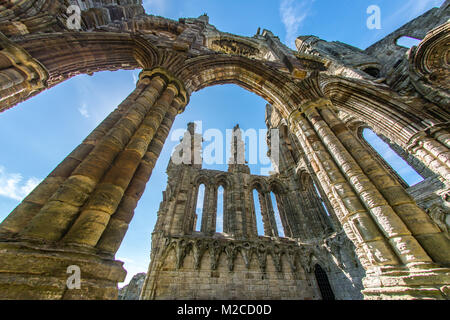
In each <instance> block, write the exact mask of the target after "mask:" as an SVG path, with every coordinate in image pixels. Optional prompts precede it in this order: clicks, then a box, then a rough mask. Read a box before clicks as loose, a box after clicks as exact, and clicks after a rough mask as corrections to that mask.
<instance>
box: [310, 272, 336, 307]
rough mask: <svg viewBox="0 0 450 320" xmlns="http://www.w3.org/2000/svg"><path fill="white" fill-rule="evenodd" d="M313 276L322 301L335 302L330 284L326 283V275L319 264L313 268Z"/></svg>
mask: <svg viewBox="0 0 450 320" xmlns="http://www.w3.org/2000/svg"><path fill="white" fill-rule="evenodd" d="M314 275H315V276H316V280H317V284H318V286H319V290H320V294H321V295H322V300H336V299H335V297H334V293H333V289H331V285H330V282H329V281H328V276H327V273H326V272H325V270H323V269H322V267H321V266H320V265H319V264H316V265H315V266H314Z"/></svg>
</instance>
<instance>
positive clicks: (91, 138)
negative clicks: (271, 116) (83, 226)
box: [0, 82, 146, 238]
mask: <svg viewBox="0 0 450 320" xmlns="http://www.w3.org/2000/svg"><path fill="white" fill-rule="evenodd" d="M145 86H146V85H145V84H143V83H142V82H140V83H138V84H137V87H136V90H134V91H133V93H131V94H130V95H129V96H128V97H127V98H126V99H125V100H124V101H123V102H122V103H121V104H120V105H119V106H118V107H117V108H116V109H115V110H114V111H113V112H111V113H110V114H109V115H108V116H107V117H106V118H105V120H103V121H102V122H101V123H100V124H99V125H98V126H97V127H96V128H95V129H94V131H92V133H91V134H89V135H88V136H87V137H86V138H85V139H84V141H83V142H82V143H81V144H80V145H79V146H78V147H76V148H75V150H73V151H72V152H71V153H70V154H69V155H68V156H67V157H66V158H65V159H64V160H63V161H62V162H61V163H60V164H59V165H58V166H57V167H56V168H55V169H54V170H53V171H52V172H51V173H50V174H49V175H48V176H47V178H45V179H44V180H43V181H42V182H41V183H40V184H39V185H38V186H37V187H36V188H35V189H34V190H33V191H32V192H31V193H30V194H29V195H28V196H27V197H25V199H23V200H22V202H21V203H20V204H19V205H18V206H17V207H16V208H15V209H14V210H13V211H12V212H11V213H10V215H9V216H8V217H6V219H5V220H4V221H3V222H2V224H0V236H2V237H8V238H11V237H14V236H16V235H17V234H18V233H19V232H20V231H21V230H23V229H24V228H25V227H26V226H27V224H28V223H29V221H30V220H31V219H32V218H33V217H34V216H35V215H36V214H37V213H38V212H39V211H40V210H41V209H42V207H43V206H44V205H45V204H46V203H47V201H48V200H49V198H50V197H51V196H52V195H53V194H54V193H55V192H56V190H57V189H58V188H59V186H60V185H61V184H62V183H63V182H64V181H66V179H67V178H68V177H69V176H70V175H71V174H72V172H73V171H74V170H75V168H76V167H78V166H79V165H80V163H81V162H82V161H83V160H84V159H85V158H86V156H87V155H88V154H89V153H90V152H91V151H92V149H94V147H95V146H96V145H97V143H98V142H99V141H100V140H101V139H102V138H103V137H104V136H105V135H106V133H108V131H109V130H110V129H111V128H113V127H114V125H115V124H116V123H117V122H118V121H119V120H120V119H121V118H123V117H124V115H125V114H126V110H128V108H129V107H130V106H131V105H132V103H133V102H134V101H135V100H136V98H137V97H138V96H139V95H140V93H141V92H142V90H143V89H144V88H145Z"/></svg>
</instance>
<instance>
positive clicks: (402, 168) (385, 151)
mask: <svg viewBox="0 0 450 320" xmlns="http://www.w3.org/2000/svg"><path fill="white" fill-rule="evenodd" d="M362 137H363V138H364V140H365V141H366V142H367V143H368V144H369V145H370V146H371V147H372V148H373V149H374V150H375V151H376V152H377V153H378V155H379V156H380V157H381V158H382V159H383V160H384V161H385V162H386V163H387V164H388V165H389V166H390V167H391V168H392V170H393V171H395V172H396V173H397V174H398V175H399V176H400V178H401V179H403V181H404V182H405V183H406V184H407V185H408V186H413V185H415V184H417V183H419V182H421V181H423V180H424V179H423V178H422V177H421V176H420V175H419V174H418V173H417V172H416V171H415V170H414V169H413V168H412V167H411V166H410V165H409V164H408V163H407V162H406V161H405V160H403V159H402V158H401V157H400V156H399V155H398V154H397V153H396V152H395V151H394V150H392V148H391V147H390V146H389V145H388V144H387V143H386V142H384V141H383V140H382V139H381V138H380V137H378V135H377V134H376V133H375V132H373V131H372V130H371V129H369V128H364V129H363V131H362Z"/></svg>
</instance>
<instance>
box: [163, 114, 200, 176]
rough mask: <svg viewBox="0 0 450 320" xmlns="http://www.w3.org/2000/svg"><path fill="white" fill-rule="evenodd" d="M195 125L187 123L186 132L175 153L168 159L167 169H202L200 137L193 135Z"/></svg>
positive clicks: (197, 134) (196, 134)
mask: <svg viewBox="0 0 450 320" xmlns="http://www.w3.org/2000/svg"><path fill="white" fill-rule="evenodd" d="M196 127H197V125H196V124H195V123H194V122H189V123H188V125H187V130H186V132H185V133H184V136H183V138H182V139H181V140H180V144H179V145H177V146H176V147H175V151H174V153H173V154H172V157H171V158H170V163H169V166H168V168H169V167H171V166H173V165H180V164H184V165H190V166H193V167H194V168H198V169H201V167H202V161H203V159H202V142H203V138H202V135H201V134H199V133H195V129H196Z"/></svg>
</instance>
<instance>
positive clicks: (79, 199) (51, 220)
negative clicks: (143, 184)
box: [21, 77, 165, 241]
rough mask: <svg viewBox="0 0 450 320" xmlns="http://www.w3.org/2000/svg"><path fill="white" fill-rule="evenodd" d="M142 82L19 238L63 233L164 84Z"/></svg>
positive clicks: (54, 237) (157, 79) (53, 238)
mask: <svg viewBox="0 0 450 320" xmlns="http://www.w3.org/2000/svg"><path fill="white" fill-rule="evenodd" d="M146 83H147V84H148V85H147V87H146V88H145V90H143V91H142V92H141V94H140V95H139V97H138V98H137V99H136V100H135V101H134V103H133V105H132V106H131V107H130V108H129V109H128V111H127V113H126V114H125V115H124V116H123V117H122V118H121V119H120V120H119V121H118V122H117V123H116V124H115V125H114V127H113V128H112V129H111V130H109V132H108V133H107V134H106V135H105V136H104V137H103V138H102V139H101V141H99V142H98V143H97V144H96V146H95V147H94V149H93V150H92V151H91V152H90V153H89V154H88V155H87V156H86V158H85V159H84V160H83V161H82V162H81V163H80V165H79V166H77V168H76V169H75V170H74V171H73V172H72V174H71V175H70V177H69V178H67V179H66V181H65V182H64V183H63V184H62V185H61V186H60V187H59V188H58V190H57V191H56V192H55V193H54V194H53V195H52V196H51V197H50V199H49V201H48V202H47V203H46V204H45V205H44V206H43V207H42V209H41V210H40V212H39V213H38V214H37V215H36V216H35V217H34V218H33V219H32V220H31V222H30V224H29V225H28V226H27V227H26V228H25V229H24V230H23V232H22V233H21V236H22V237H24V238H37V239H44V240H50V241H56V240H59V239H60V238H61V237H62V236H63V234H64V233H65V232H66V230H67V228H68V227H69V226H70V225H71V224H72V223H73V220H74V219H75V218H76V217H77V215H78V213H79V210H80V207H81V206H83V205H84V204H85V202H86V200H87V199H88V198H89V195H90V194H91V193H92V192H93V191H94V189H95V186H96V184H97V183H98V182H99V181H100V179H101V178H102V176H103V175H104V174H105V173H106V171H107V170H108V169H109V167H110V165H111V163H112V162H113V161H114V159H115V158H116V156H117V155H118V154H119V153H120V152H121V150H123V148H124V147H125V145H126V144H127V143H128V141H130V139H131V137H132V136H133V133H134V132H135V131H136V130H137V129H138V127H139V126H140V124H141V123H142V121H143V120H144V118H145V115H146V113H147V112H148V110H150V108H151V107H152V105H153V103H154V102H155V101H156V99H157V97H158V96H159V95H160V93H161V91H162V90H163V88H164V86H165V81H164V80H163V79H162V78H160V77H155V78H153V79H152V80H147V81H146Z"/></svg>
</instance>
